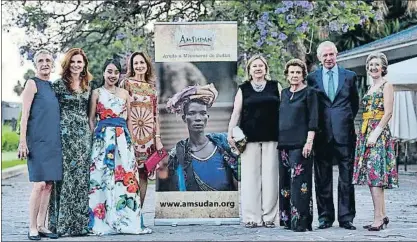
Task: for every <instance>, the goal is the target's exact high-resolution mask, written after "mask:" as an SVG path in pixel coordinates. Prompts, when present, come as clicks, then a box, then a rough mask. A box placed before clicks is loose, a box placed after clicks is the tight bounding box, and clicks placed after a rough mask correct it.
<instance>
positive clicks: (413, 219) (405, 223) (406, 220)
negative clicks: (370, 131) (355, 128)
mask: <svg viewBox="0 0 417 242" xmlns="http://www.w3.org/2000/svg"><path fill="white" fill-rule="evenodd" d="M402 169H403V166H402V165H401V166H400V178H399V181H400V188H398V189H392V190H387V191H386V195H385V198H386V210H387V215H388V216H389V218H390V223H389V225H388V228H387V229H385V230H382V231H380V232H369V231H367V230H365V229H362V226H363V225H365V224H368V223H369V222H370V221H372V217H373V213H372V211H373V206H372V199H371V196H370V193H369V189H368V187H367V186H356V192H355V194H356V218H355V220H354V224H355V225H356V226H357V230H356V231H349V230H345V229H341V228H339V227H338V223H337V222H335V223H334V224H333V225H334V227H332V228H329V229H326V230H318V229H315V228H316V227H317V226H318V222H317V211H316V205H315V202H314V209H315V214H314V217H315V219H314V224H313V229H314V230H313V231H312V232H305V233H295V232H292V231H288V230H284V229H282V228H274V229H267V228H255V229H247V228H244V227H243V226H239V225H235V226H225V225H222V226H215V225H213V226H200V225H194V226H178V227H171V226H153V222H152V221H153V216H154V206H153V203H154V194H155V193H154V186H150V187H149V189H148V196H147V198H146V201H145V208H144V210H145V223H146V224H147V225H148V226H149V227H151V228H152V229H153V230H154V233H153V234H150V235H112V236H103V237H97V236H86V237H72V238H71V237H62V238H60V239H59V240H57V241H163V240H164V241H213V240H214V241H220V240H222V241H267V240H274V241H277V240H279V241H284V240H286V241H317V240H331V241H335V240H344V241H374V240H378V241H393V240H395V241H398V240H405V241H410V240H412V241H417V190H416V188H417V166H416V165H412V166H409V169H408V171H407V172H404V171H401V170H402ZM337 172H338V171H337V166H335V167H334V168H333V173H334V188H336V187H337V185H335V184H337V183H336V181H337V176H336V175H337ZM30 191H31V185H30V183H29V182H28V177H27V174H22V175H19V176H16V177H13V178H10V179H7V180H3V181H2V227H1V228H2V241H22V240H27V237H26V235H27V231H28V200H29V195H30ZM334 194H335V195H336V194H337V191H336V190H335V191H334ZM313 196H314V194H313ZM334 199H335V204H337V202H336V196H335V197H334ZM336 211H337V208H336ZM43 240H46V239H43Z"/></svg>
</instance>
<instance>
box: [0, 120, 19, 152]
mask: <svg viewBox="0 0 417 242" xmlns="http://www.w3.org/2000/svg"><path fill="white" fill-rule="evenodd" d="M18 146H19V135H18V134H17V133H16V132H13V131H12V128H11V127H10V126H6V125H3V126H2V133H1V150H2V151H3V152H4V151H16V150H17V148H18Z"/></svg>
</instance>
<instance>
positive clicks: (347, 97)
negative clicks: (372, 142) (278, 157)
mask: <svg viewBox="0 0 417 242" xmlns="http://www.w3.org/2000/svg"><path fill="white" fill-rule="evenodd" d="M338 70H339V78H338V79H339V84H338V87H337V90H336V96H335V99H334V101H333V102H332V101H330V99H329V97H328V96H327V94H326V91H325V90H324V86H323V74H322V73H323V67H321V68H320V69H317V70H316V71H314V72H312V73H310V74H309V75H308V76H307V83H308V85H309V86H311V87H313V88H315V89H316V90H317V92H318V97H319V128H320V131H319V132H318V134H317V140H318V141H319V142H330V141H331V140H332V139H333V138H334V140H335V141H336V143H338V144H344V145H346V144H352V143H354V142H355V140H356V135H355V127H354V119H355V116H356V114H357V113H358V109H359V95H358V90H357V88H356V80H357V76H356V73H355V72H352V71H349V70H346V69H343V68H341V67H338Z"/></svg>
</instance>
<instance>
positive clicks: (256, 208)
mask: <svg viewBox="0 0 417 242" xmlns="http://www.w3.org/2000/svg"><path fill="white" fill-rule="evenodd" d="M277 144H278V143H277V142H272V141H270V142H250V143H247V145H246V149H245V151H244V152H243V153H242V154H241V188H240V189H241V204H242V220H243V223H248V222H255V223H257V224H258V225H259V226H262V224H263V222H274V223H277V222H278V221H279V216H278V189H279V188H278V150H277Z"/></svg>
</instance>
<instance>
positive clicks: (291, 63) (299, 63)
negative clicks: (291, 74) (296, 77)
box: [284, 59, 307, 81]
mask: <svg viewBox="0 0 417 242" xmlns="http://www.w3.org/2000/svg"><path fill="white" fill-rule="evenodd" d="M290 66H298V67H301V69H302V71H303V78H304V81H305V78H306V77H307V65H306V63H304V61H302V60H300V59H291V60H289V61H288V62H287V63H286V64H285V69H284V75H285V76H287V75H288V69H289V68H290Z"/></svg>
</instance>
